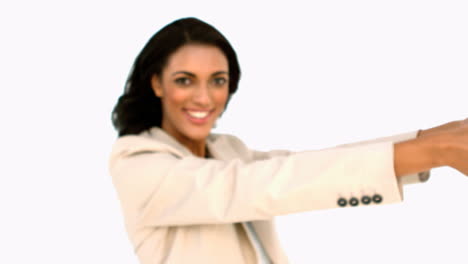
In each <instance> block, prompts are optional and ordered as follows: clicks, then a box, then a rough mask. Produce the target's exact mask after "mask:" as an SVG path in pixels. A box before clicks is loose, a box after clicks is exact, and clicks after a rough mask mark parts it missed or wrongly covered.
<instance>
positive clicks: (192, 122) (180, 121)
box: [151, 44, 229, 143]
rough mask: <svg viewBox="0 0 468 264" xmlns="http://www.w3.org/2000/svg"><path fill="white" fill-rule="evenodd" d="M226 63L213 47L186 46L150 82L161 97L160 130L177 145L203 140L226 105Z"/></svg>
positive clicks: (220, 53) (219, 51)
mask: <svg viewBox="0 0 468 264" xmlns="http://www.w3.org/2000/svg"><path fill="white" fill-rule="evenodd" d="M228 81H229V73H228V61H227V59H226V56H225V55H224V53H223V52H222V51H221V50H220V49H219V48H217V47H215V46H209V45H201V44H189V45H185V46H182V47H181V48H179V49H178V50H177V51H176V52H174V53H173V54H172V55H171V56H170V57H169V60H168V62H167V65H166V67H165V68H164V69H163V71H162V73H161V76H156V75H154V76H153V78H152V79H151V85H152V88H153V90H154V92H155V94H156V96H158V97H160V98H161V101H162V106H163V118H162V125H161V128H162V129H163V130H165V131H166V132H167V133H169V134H170V135H172V136H173V137H175V138H176V139H178V140H179V141H180V142H182V143H185V142H187V141H203V140H205V139H206V137H207V136H208V135H209V133H210V131H211V128H212V127H213V125H214V123H215V121H216V119H217V118H218V117H219V115H220V114H221V113H222V112H223V110H224V107H225V106H226V102H227V98H228V94H229V89H228Z"/></svg>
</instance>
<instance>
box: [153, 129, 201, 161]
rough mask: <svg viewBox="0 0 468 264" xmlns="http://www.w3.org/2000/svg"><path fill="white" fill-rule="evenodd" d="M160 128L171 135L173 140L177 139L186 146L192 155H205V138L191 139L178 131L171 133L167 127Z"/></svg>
mask: <svg viewBox="0 0 468 264" xmlns="http://www.w3.org/2000/svg"><path fill="white" fill-rule="evenodd" d="M162 129H163V130H164V131H165V132H166V133H168V134H169V135H171V136H172V137H173V138H174V139H175V140H177V141H178V142H179V143H180V144H182V145H183V146H184V147H186V148H187V149H188V150H190V152H192V154H193V155H195V156H197V157H201V158H204V157H205V156H206V139H205V138H203V139H201V140H193V139H191V138H188V137H185V136H183V135H181V134H179V133H171V132H172V131H171V130H169V129H164V127H162Z"/></svg>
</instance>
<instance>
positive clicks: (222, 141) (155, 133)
mask: <svg viewBox="0 0 468 264" xmlns="http://www.w3.org/2000/svg"><path fill="white" fill-rule="evenodd" d="M143 136H147V137H150V138H153V139H155V140H157V141H159V142H161V143H164V144H166V145H169V146H170V147H172V148H174V149H175V150H177V152H178V153H176V154H178V155H179V156H181V157H187V156H194V155H193V153H192V152H191V151H190V150H189V149H188V148H187V147H185V146H184V145H182V144H181V143H180V142H179V141H177V140H176V139H175V138H174V137H172V136H171V135H169V134H168V133H166V131H164V130H162V129H161V128H160V127H152V128H150V129H149V130H148V131H146V132H144V133H143ZM206 146H207V148H208V151H209V152H210V153H211V155H212V156H213V158H215V159H218V160H231V159H234V158H239V157H238V153H236V151H235V150H234V149H233V148H232V146H231V144H230V143H229V141H228V140H227V138H226V137H225V136H223V135H221V134H213V133H211V134H210V135H209V136H208V137H207V139H206Z"/></svg>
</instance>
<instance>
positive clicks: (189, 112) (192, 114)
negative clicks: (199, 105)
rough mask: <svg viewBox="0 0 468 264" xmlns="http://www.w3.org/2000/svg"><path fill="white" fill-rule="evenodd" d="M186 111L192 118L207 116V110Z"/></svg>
mask: <svg viewBox="0 0 468 264" xmlns="http://www.w3.org/2000/svg"><path fill="white" fill-rule="evenodd" d="M187 113H188V114H189V115H190V116H191V117H194V118H200V119H201V118H205V117H207V116H208V112H193V111H187Z"/></svg>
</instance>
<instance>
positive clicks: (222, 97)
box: [215, 89, 229, 108]
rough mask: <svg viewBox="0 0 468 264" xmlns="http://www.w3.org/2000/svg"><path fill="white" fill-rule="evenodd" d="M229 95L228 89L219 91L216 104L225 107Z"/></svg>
mask: <svg viewBox="0 0 468 264" xmlns="http://www.w3.org/2000/svg"><path fill="white" fill-rule="evenodd" d="M228 96H229V93H228V89H225V90H222V91H219V92H217V93H216V94H215V101H216V104H217V105H218V106H222V107H223V108H224V106H225V105H226V102H227V99H228Z"/></svg>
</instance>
